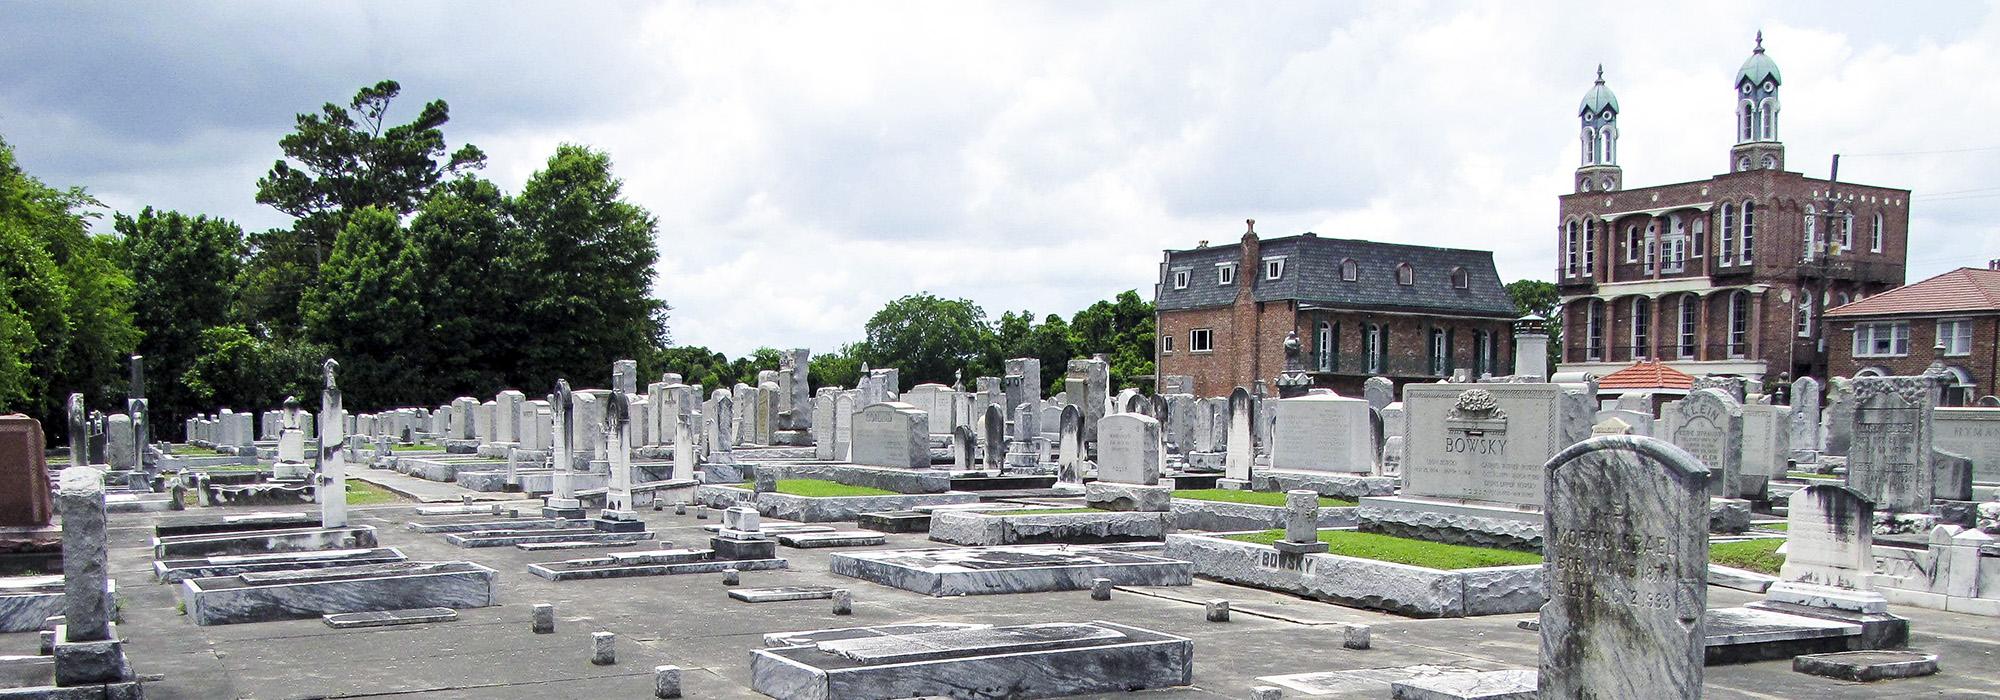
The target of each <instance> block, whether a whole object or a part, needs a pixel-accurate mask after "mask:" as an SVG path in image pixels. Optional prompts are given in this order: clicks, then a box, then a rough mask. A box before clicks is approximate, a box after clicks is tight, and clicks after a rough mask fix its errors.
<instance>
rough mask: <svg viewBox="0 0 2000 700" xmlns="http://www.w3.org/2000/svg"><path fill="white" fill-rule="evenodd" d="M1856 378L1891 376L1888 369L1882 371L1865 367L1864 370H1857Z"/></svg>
mask: <svg viewBox="0 0 2000 700" xmlns="http://www.w3.org/2000/svg"><path fill="white" fill-rule="evenodd" d="M1854 376H1857V377H1887V376H1889V370H1886V369H1882V368H1880V367H1863V368H1861V369H1857V370H1854Z"/></svg>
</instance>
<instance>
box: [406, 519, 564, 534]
mask: <svg viewBox="0 0 2000 700" xmlns="http://www.w3.org/2000/svg"><path fill="white" fill-rule="evenodd" d="M406 527H408V528H409V529H410V530H411V531H414V532H428V533H435V534H444V533H449V532H481V531H486V530H556V529H564V528H573V527H576V521H574V520H570V519H567V518H507V519H504V520H473V521H460V522H450V523H426V522H412V523H409V524H408V525H407V526H406Z"/></svg>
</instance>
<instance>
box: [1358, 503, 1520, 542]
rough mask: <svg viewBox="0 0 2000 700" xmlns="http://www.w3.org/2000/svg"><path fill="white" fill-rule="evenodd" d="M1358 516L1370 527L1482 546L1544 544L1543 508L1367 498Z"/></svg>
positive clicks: (1391, 533) (1404, 535)
mask: <svg viewBox="0 0 2000 700" xmlns="http://www.w3.org/2000/svg"><path fill="white" fill-rule="evenodd" d="M1355 517H1356V518H1357V519H1358V520H1359V521H1360V527H1361V529H1362V530H1363V531H1366V532H1380V533H1384V534H1389V535H1395V536H1397V537H1410V538H1415V539H1423V540H1432V541H1437V542H1449V543H1453V544H1467V545H1474V546H1479V547H1504V548H1509V549H1528V550H1533V549H1539V548H1541V546H1542V517H1541V514H1540V513H1536V512H1535V511H1532V510H1525V509H1520V508H1505V507H1496V506H1489V505H1481V504H1477V503H1463V502H1456V501H1447V500H1442V499H1427V498H1414V497H1387V498H1372V497H1371V498H1362V499H1361V503H1360V505H1359V506H1358V507H1356V508H1355Z"/></svg>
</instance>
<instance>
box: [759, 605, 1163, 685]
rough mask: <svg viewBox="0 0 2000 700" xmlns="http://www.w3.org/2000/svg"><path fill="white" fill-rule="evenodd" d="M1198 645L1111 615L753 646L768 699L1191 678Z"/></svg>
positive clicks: (1155, 682) (1160, 682)
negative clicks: (1112, 620) (1073, 620)
mask: <svg viewBox="0 0 2000 700" xmlns="http://www.w3.org/2000/svg"><path fill="white" fill-rule="evenodd" d="M1193 660H1194V643H1193V642H1192V641H1190V640H1188V639H1186V638H1184V637H1176V636H1173V635H1168V634H1162V633H1159V632H1154V631H1151V630H1145V629H1140V628H1137V627H1130V626H1126V625H1119V624H1115V623H1110V622H1089V623H1044V624H1035V625H1016V626H1007V627H983V628H971V629H957V630H943V631H933V632H919V633H914V634H891V635H880V634H876V635H873V636H862V637H856V638H848V639H834V640H827V641H819V642H815V643H812V644H809V645H800V646H793V647H780V648H775V649H758V650H755V651H752V652H751V659H750V672H751V679H752V680H751V685H752V688H753V689H755V690H757V691H758V692H761V693H764V694H766V695H770V696H772V697H781V698H796V697H813V698H828V699H829V700H832V699H838V698H883V697H913V696H949V697H968V696H981V697H984V696H992V697H999V696H1003V695H1004V696H1007V697H1018V698H1044V697H1060V696H1066V695H1080V694H1087V693H1120V692H1131V691H1137V690H1145V689H1150V688H1168V687H1174V686H1183V685H1188V684H1189V683H1190V682H1192V675H1191V674H1192V671H1193Z"/></svg>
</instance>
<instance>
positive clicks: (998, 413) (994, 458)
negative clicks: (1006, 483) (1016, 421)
mask: <svg viewBox="0 0 2000 700" xmlns="http://www.w3.org/2000/svg"><path fill="white" fill-rule="evenodd" d="M979 429H980V433H981V434H982V435H983V436H984V437H985V438H986V445H985V448H986V468H987V469H990V470H993V471H994V472H996V473H997V472H999V471H1001V470H1002V469H1004V468H1005V467H1006V456H1007V414H1006V411H1005V409H1002V408H1001V407H1000V406H998V405H988V406H987V407H986V417H985V418H982V419H980V421H979Z"/></svg>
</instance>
